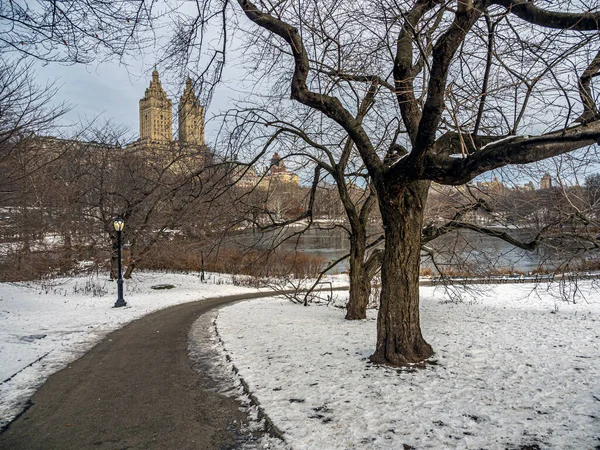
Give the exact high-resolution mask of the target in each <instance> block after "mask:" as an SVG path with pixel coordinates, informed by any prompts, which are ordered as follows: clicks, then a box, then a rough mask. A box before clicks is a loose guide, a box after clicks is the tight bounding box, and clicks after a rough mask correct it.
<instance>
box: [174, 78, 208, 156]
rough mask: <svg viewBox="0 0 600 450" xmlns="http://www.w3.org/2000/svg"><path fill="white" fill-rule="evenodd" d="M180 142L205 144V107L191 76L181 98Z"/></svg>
mask: <svg viewBox="0 0 600 450" xmlns="http://www.w3.org/2000/svg"><path fill="white" fill-rule="evenodd" d="M179 143H180V144H184V145H204V107H202V106H200V101H199V100H198V97H196V94H195V93H194V86H193V85H192V80H191V78H190V77H188V78H187V80H186V82H185V90H184V91H183V95H182V96H181V99H180V100H179Z"/></svg>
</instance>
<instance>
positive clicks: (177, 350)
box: [0, 292, 278, 450]
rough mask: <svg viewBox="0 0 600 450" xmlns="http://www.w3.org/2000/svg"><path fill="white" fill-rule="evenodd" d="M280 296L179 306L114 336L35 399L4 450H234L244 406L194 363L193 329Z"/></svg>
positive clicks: (1, 442) (5, 438)
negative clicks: (216, 313)
mask: <svg viewBox="0 0 600 450" xmlns="http://www.w3.org/2000/svg"><path fill="white" fill-rule="evenodd" d="M274 295H278V294H277V293H274V292H267V293H252V294H242V295H233V296H228V297H220V298H211V299H206V300H201V301H197V302H193V303H186V304H183V305H178V306H173V307H171V308H168V309H164V310H161V311H157V312H155V313H152V314H150V315H148V316H145V317H143V318H141V319H138V320H136V321H134V322H131V323H130V324H128V325H126V326H125V327H123V328H121V329H119V330H117V331H114V332H112V333H111V334H109V335H108V336H106V337H105V338H104V340H102V341H101V342H100V343H99V344H98V345H96V346H95V347H94V348H92V349H91V350H90V351H89V352H88V353H86V354H85V355H84V356H82V357H81V358H80V359H78V360H77V361H75V362H73V363H72V364H70V365H69V366H68V367H66V368H65V369H63V370H61V371H59V372H57V373H55V374H54V375H52V376H51V377H50V378H49V379H48V380H47V381H46V383H44V384H43V385H42V387H41V388H40V389H39V390H38V391H37V392H36V394H35V395H34V396H33V397H32V398H31V404H32V406H31V407H30V408H29V409H28V410H27V411H25V413H23V414H22V415H21V416H19V417H18V418H17V419H16V420H15V421H14V422H12V423H11V424H10V425H9V426H8V428H7V429H6V430H5V431H4V432H3V433H2V434H0V449H3V450H4V449H6V450H8V449H10V450H20V449H23V450H25V449H27V450H35V449H44V450H52V449H56V450H67V449H174V450H175V449H177V450H183V449H202V450H208V449H226V448H232V447H234V446H235V445H236V438H239V430H238V429H237V428H236V426H235V425H236V424H239V423H240V422H241V421H243V420H244V419H245V415H244V414H243V413H242V412H240V410H239V409H238V408H239V406H240V405H239V404H238V403H237V402H236V401H235V400H234V399H231V398H228V397H225V396H223V395H221V394H218V393H215V392H212V391H210V390H209V389H208V386H209V383H208V379H207V377H206V376H205V375H202V374H199V373H198V372H197V371H195V370H194V369H193V368H192V367H191V365H190V361H189V359H188V331H189V329H190V327H191V325H192V323H193V322H194V321H195V320H196V319H197V318H198V316H200V315H201V314H204V313H206V312H208V311H209V310H211V309H213V308H215V307H218V306H221V305H224V304H226V303H231V302H235V301H239V300H246V299H251V298H260V297H268V296H274Z"/></svg>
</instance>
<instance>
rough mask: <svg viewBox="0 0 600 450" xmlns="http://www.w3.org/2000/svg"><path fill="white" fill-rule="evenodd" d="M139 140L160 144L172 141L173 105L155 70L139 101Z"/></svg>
mask: <svg viewBox="0 0 600 450" xmlns="http://www.w3.org/2000/svg"><path fill="white" fill-rule="evenodd" d="M140 140H141V141H142V142H144V143H160V144H166V143H169V142H171V141H172V140H173V104H172V102H171V99H169V98H168V97H167V93H166V92H165V90H164V89H163V88H162V85H161V84H160V80H159V79H158V71H157V70H156V68H155V69H154V70H153V71H152V80H151V81H150V86H149V87H148V88H147V89H146V93H145V95H144V98H142V99H141V100H140Z"/></svg>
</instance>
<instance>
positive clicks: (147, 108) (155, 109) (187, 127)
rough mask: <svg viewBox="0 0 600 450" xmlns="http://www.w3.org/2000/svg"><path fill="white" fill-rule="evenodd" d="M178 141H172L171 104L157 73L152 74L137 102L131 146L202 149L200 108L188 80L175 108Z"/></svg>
mask: <svg viewBox="0 0 600 450" xmlns="http://www.w3.org/2000/svg"><path fill="white" fill-rule="evenodd" d="M178 122H179V130H178V134H179V136H178V137H179V139H178V140H176V141H174V140H173V102H172V101H171V99H170V98H168V97H167V93H166V92H165V90H164V89H163V87H162V85H161V83H160V79H159V77H158V71H157V70H156V69H154V70H153V71H152V80H151V81H150V86H149V87H148V88H147V89H146V92H145V94H144V98H142V99H141V100H140V139H139V141H137V142H135V143H134V144H135V145H143V146H148V145H161V146H163V145H168V144H171V143H173V142H176V143H178V144H179V145H182V146H204V107H203V106H201V105H200V101H199V100H198V97H196V94H195V93H194V87H193V85H192V80H191V79H190V78H189V77H188V78H187V80H186V83H185V89H184V91H183V94H182V95H181V98H180V100H179V106H178Z"/></svg>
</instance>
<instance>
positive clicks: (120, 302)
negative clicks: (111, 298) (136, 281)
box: [113, 298, 127, 308]
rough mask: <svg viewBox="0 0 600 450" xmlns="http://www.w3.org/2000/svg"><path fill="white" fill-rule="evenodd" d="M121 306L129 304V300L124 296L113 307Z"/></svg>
mask: <svg viewBox="0 0 600 450" xmlns="http://www.w3.org/2000/svg"><path fill="white" fill-rule="evenodd" d="M121 306H127V302H126V301H125V300H123V299H122V298H119V299H117V301H116V302H115V305H114V306H113V308H120V307H121Z"/></svg>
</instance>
